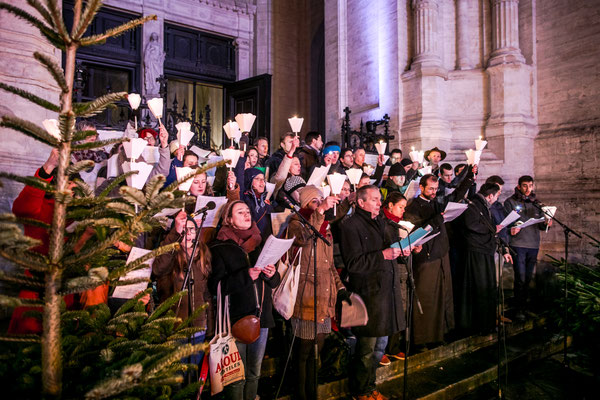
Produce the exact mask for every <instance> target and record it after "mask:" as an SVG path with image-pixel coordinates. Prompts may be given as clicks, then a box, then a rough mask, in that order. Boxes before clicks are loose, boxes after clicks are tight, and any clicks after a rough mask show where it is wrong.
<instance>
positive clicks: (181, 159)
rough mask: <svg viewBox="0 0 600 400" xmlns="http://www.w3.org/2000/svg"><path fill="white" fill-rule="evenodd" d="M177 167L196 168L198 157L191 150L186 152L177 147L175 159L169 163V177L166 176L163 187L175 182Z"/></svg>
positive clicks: (181, 147)
mask: <svg viewBox="0 0 600 400" xmlns="http://www.w3.org/2000/svg"><path fill="white" fill-rule="evenodd" d="M177 167H190V168H196V167H198V155H197V154H196V153H194V152H193V151H191V150H186V149H185V148H184V147H183V146H179V149H177V152H176V156H175V158H174V159H173V161H171V167H170V169H169V175H167V180H166V181H165V187H167V186H169V185H170V184H171V183H173V182H175V181H176V180H177V172H176V171H177V170H176V168H177Z"/></svg>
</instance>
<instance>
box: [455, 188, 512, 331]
mask: <svg viewBox="0 0 600 400" xmlns="http://www.w3.org/2000/svg"><path fill="white" fill-rule="evenodd" d="M498 196H500V187H499V186H498V185H496V184H495V183H485V184H483V185H482V186H481V189H480V190H479V192H478V193H477V194H476V195H475V196H473V199H472V200H471V203H470V204H469V207H468V208H467V210H466V211H465V212H464V213H463V214H462V215H461V216H460V217H459V220H458V222H459V224H460V225H461V226H462V233H463V240H464V242H465V245H466V252H465V256H464V259H463V260H461V266H460V268H458V271H457V277H456V278H457V281H458V282H457V284H456V287H457V288H458V293H457V295H456V298H457V300H458V304H457V305H456V314H457V315H456V325H457V326H458V328H460V329H461V331H462V332H464V333H469V334H471V333H488V332H490V331H491V330H492V329H494V327H495V326H496V294H497V290H496V272H495V263H494V253H495V251H496V244H497V243H496V235H497V233H498V232H499V231H500V230H501V229H502V226H501V225H496V223H495V222H494V218H493V216H492V213H491V210H490V208H491V206H492V204H494V203H495V202H496V201H497V200H498ZM509 258H510V255H508V254H506V255H505V259H506V260H507V261H508V259H509Z"/></svg>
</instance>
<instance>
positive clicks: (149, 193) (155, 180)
mask: <svg viewBox="0 0 600 400" xmlns="http://www.w3.org/2000/svg"><path fill="white" fill-rule="evenodd" d="M165 181H166V178H165V177H164V176H163V175H155V176H153V177H152V178H151V179H150V180H149V181H148V182H146V186H145V188H144V192H145V193H146V201H147V202H148V203H150V201H151V200H152V199H153V198H155V197H156V196H157V195H158V192H159V191H160V189H161V188H162V187H163V186H164V185H165Z"/></svg>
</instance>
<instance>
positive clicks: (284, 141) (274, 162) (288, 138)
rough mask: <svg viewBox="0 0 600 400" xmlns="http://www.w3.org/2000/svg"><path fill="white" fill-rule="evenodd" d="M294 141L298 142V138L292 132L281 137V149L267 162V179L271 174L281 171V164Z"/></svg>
mask: <svg viewBox="0 0 600 400" xmlns="http://www.w3.org/2000/svg"><path fill="white" fill-rule="evenodd" d="M294 140H297V136H296V135H295V134H294V133H292V132H287V133H286V134H284V135H283V136H281V139H279V149H277V151H276V152H275V153H273V154H272V155H271V157H269V159H268V160H267V161H266V162H265V167H266V168H267V171H266V173H265V176H266V177H267V179H268V178H269V177H270V175H271V174H275V173H276V172H277V170H278V169H279V164H281V162H282V161H283V158H284V157H285V155H286V154H287V152H288V151H290V149H291V148H292V143H293V142H294Z"/></svg>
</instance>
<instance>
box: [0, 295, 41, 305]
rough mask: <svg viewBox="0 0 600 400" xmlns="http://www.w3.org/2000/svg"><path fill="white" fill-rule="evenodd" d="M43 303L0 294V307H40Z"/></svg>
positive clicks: (37, 300)
mask: <svg viewBox="0 0 600 400" xmlns="http://www.w3.org/2000/svg"><path fill="white" fill-rule="evenodd" d="M41 305H44V302H43V301H42V300H39V299H21V298H19V297H12V296H5V295H3V294H0V307H6V308H16V307H22V306H41Z"/></svg>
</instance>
